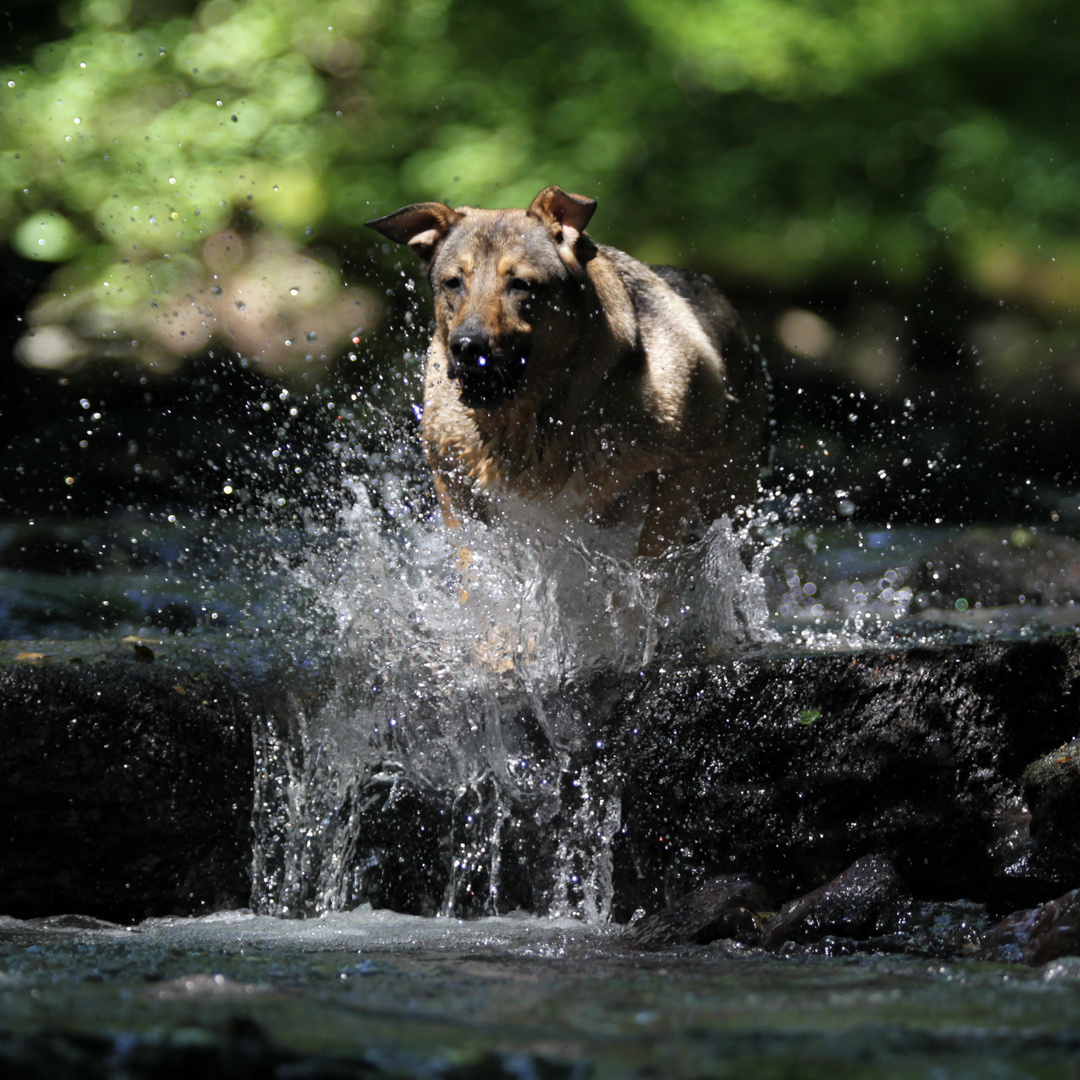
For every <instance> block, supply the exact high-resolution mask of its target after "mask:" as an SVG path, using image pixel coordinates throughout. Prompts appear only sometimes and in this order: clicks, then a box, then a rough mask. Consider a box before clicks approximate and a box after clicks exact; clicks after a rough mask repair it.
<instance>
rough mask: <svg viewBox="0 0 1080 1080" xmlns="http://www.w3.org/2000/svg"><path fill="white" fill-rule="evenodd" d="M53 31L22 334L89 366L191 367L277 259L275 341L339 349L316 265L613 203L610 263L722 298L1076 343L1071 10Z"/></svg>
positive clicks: (93, 8) (607, 212)
mask: <svg viewBox="0 0 1080 1080" xmlns="http://www.w3.org/2000/svg"><path fill="white" fill-rule="evenodd" d="M37 14H38V13H37V12H36V11H35V9H34V8H31V7H30V6H29V5H27V6H25V7H24V8H20V9H17V10H16V12H15V15H14V23H13V27H12V32H11V34H10V35H9V36H8V43H7V44H6V45H5V46H3V47H2V48H3V50H4V53H5V55H6V61H5V64H4V69H3V72H2V75H0V94H2V95H3V97H2V98H0V101H2V108H0V146H2V151H0V233H2V234H3V236H4V237H5V238H6V239H7V240H8V242H9V243H10V245H11V246H12V248H13V249H14V251H15V252H17V253H18V254H19V255H20V256H22V257H24V258H27V259H34V260H40V261H46V262H49V263H55V264H57V268H58V269H57V273H56V274H55V275H54V277H53V278H52V280H51V283H50V285H49V288H48V291H47V293H46V295H45V297H44V299H43V303H45V304H46V305H48V304H51V305H52V306H51V307H47V309H46V310H45V311H44V314H41V313H40V312H39V315H38V320H37V321H38V322H39V323H48V324H50V325H53V326H60V325H69V324H75V323H78V327H79V333H80V334H81V335H82V337H83V338H97V339H101V340H106V339H108V340H113V341H114V342H115V341H118V340H120V339H123V340H124V341H127V339H129V338H131V337H132V335H135V336H136V338H138V336H139V335H144V336H146V337H147V338H155V340H156V344H155V346H154V348H153V349H152V350H151V351H150V352H149V353H145V356H153V357H160V356H161V355H163V352H162V350H164V353H169V354H170V355H174V356H182V355H184V354H186V353H187V352H190V351H191V350H192V349H193V348H195V347H199V345H200V343H202V342H204V341H205V340H206V336H207V334H210V333H211V332H212V329H211V330H207V331H206V333H204V334H202V336H200V333H199V332H197V324H198V323H199V322H200V319H201V320H202V323H203V324H204V325H206V324H208V323H211V324H213V323H214V321H215V320H217V321H218V322H220V320H221V318H223V315H222V313H221V311H220V310H218V309H215V308H214V303H215V301H214V296H215V294H214V291H213V290H214V289H218V290H219V292H220V289H221V287H222V286H221V280H222V278H223V276H224V275H226V271H229V272H232V273H233V278H234V279H233V280H232V282H231V284H230V285H228V286H227V288H232V289H234V291H235V289H236V288H238V286H237V285H236V281H235V278H236V274H237V273H239V269H240V268H242V267H250V266H251V265H253V264H252V260H255V259H263V260H265V259H266V258H268V257H270V256H271V255H272V256H273V257H274V258H277V259H278V261H279V263H280V265H281V266H282V267H285V269H283V270H282V273H281V275H279V278H278V279H276V282H275V285H274V289H277V290H278V292H280V293H281V296H286V297H287V296H292V297H294V298H296V299H295V304H294V308H295V310H292V311H291V313H290V312H286V313H285V315H282V314H281V311H280V308H281V304H282V303H285V304H286V306H287V304H288V301H286V300H281V301H280V302H279V299H280V298H278V297H277V293H275V294H274V295H269V294H268V295H267V297H266V304H267V305H268V306H270V307H274V306H275V305H277V306H276V307H275V311H276V312H277V315H278V316H279V323H280V326H279V327H278V328H279V329H280V330H281V334H282V335H283V337H284V338H285V339H287V340H288V341H289V342H290V343H291V342H292V341H293V340H294V339H297V340H300V341H301V342H303V340H304V339H306V338H309V337H310V334H312V333H314V334H315V336H316V338H318V337H319V335H320V334H321V335H322V340H323V342H329V341H331V340H333V341H338V342H340V341H344V340H346V339H347V336H348V334H349V332H350V329H351V328H354V327H360V326H363V325H365V323H366V322H370V321H371V320H372V319H373V318H374V315H373V300H372V298H371V296H370V295H369V294H362V293H360V292H358V291H356V290H354V291H353V292H352V293H348V292H343V291H342V285H341V283H340V280H339V278H338V274H337V270H336V269H335V267H334V266H333V261H332V259H330V258H329V257H328V256H326V255H321V256H313V255H312V253H311V251H310V247H311V245H313V244H319V243H322V244H324V245H325V247H326V249H337V250H342V249H348V248H356V247H357V246H358V245H360V244H367V243H369V238H368V237H367V236H366V234H365V233H364V232H363V230H362V224H363V222H364V221H365V220H367V219H369V218H371V217H374V216H377V215H378V214H381V213H385V212H388V211H390V210H392V209H394V208H396V207H397V206H399V205H402V204H404V203H407V202H411V201H416V200H422V199H432V198H434V199H440V200H443V201H447V202H450V203H452V204H460V203H468V204H474V205H520V204H521V203H522V202H523V201H527V200H529V199H531V197H532V196H533V195H534V194H535V193H536V191H538V190H539V189H540V188H542V187H544V186H546V185H547V184H550V183H558V184H560V185H561V186H562V187H564V188H566V189H568V190H574V191H580V192H582V193H585V194H589V195H593V196H596V197H598V198H599V199H600V200H601V208H602V211H603V216H602V217H598V219H597V221H596V224H595V226H594V231H595V232H596V233H597V235H599V236H600V237H601V238H602V239H604V240H606V241H610V242H613V243H616V244H619V245H620V246H624V247H626V248H627V249H629V250H631V251H633V252H634V253H635V254H637V255H639V256H640V257H642V258H645V259H649V260H652V261H680V262H683V263H688V264H690V265H695V266H698V267H700V268H704V269H709V270H713V271H716V272H720V273H722V274H723V277H724V280H725V282H727V283H732V282H734V283H736V284H743V285H750V286H757V287H761V286H764V287H769V288H776V289H782V290H789V291H795V292H799V291H802V292H812V291H813V290H815V289H827V288H830V287H835V286H836V285H838V284H839V285H841V287H842V286H843V284H844V283H848V282H851V281H855V280H859V281H862V282H867V281H868V280H870V281H877V282H881V283H886V282H887V283H888V284H889V287H891V288H901V289H903V288H920V287H922V286H923V285H924V283H925V281H926V280H927V278H928V276H929V275H931V274H932V273H934V272H935V270H937V269H938V268H939V267H941V266H943V265H947V266H949V267H950V268H952V269H953V270H954V271H955V272H956V273H957V274H958V275H959V276H960V278H961V279H962V280H963V281H965V282H966V283H967V284H968V285H970V286H971V287H972V288H974V289H977V290H982V291H984V292H986V293H987V294H988V295H992V296H994V297H1001V298H1005V299H1010V300H1018V301H1023V302H1024V303H1026V304H1029V305H1031V306H1033V307H1035V308H1037V309H1040V310H1041V311H1042V312H1043V313H1044V314H1045V315H1049V316H1051V317H1053V318H1055V319H1075V318H1076V308H1077V305H1078V302H1080V128H1078V126H1077V124H1076V123H1075V119H1074V118H1075V113H1076V104H1077V102H1076V98H1077V84H1078V80H1080V75H1078V73H1077V69H1076V64H1075V55H1076V52H1077V48H1078V46H1080V9H1078V8H1077V6H1076V5H1075V4H1074V3H1071V2H1070V0H983V2H981V3H978V4H974V3H972V2H971V0H590V2H589V3H584V4H560V3H557V2H556V0H519V2H518V3H515V4H503V3H498V2H494V0H250V2H244V3H241V2H234V0H207V2H205V3H202V4H199V5H196V6H189V5H185V4H179V5H176V6H173V7H171V8H170V7H168V6H163V5H161V4H157V3H154V4H151V3H149V2H147V0H70V2H68V3H67V4H65V5H63V6H62V7H60V8H58V9H57V11H56V21H55V23H54V24H47V25H51V29H49V30H48V31H46V34H45V35H44V37H43V36H42V34H41V32H40V31H35V30H34V27H35V26H36V25H38V19H37ZM253 237H258V238H259V239H258V241H257V243H256V242H255V241H254V240H253ZM230 238H231V239H230ZM208 245H209V247H208ZM245 245H246V246H245ZM268 253H269V254H268ZM215 259H216V260H217V261H216V262H215ZM305 274H306V275H307V277H304V275H305ZM312 275H314V277H312ZM300 279H303V283H302V284H299V285H298V284H297V281H298V280H300ZM354 284H356V283H354ZM249 288H250V285H249ZM305 290H307V291H306V292H305ZM271 292H273V290H271ZM229 296H230V297H231V298H232V300H235V297H232V294H229ZM178 298H181V299H178ZM183 298H186V299H183ZM188 301H190V304H189V306H190V307H191V309H192V310H191V312H190V313H189V314H188V315H184V314H183V313H181V311H180V309H181V307H182V306H183V304H184V303H187V302H188ZM331 301H332V302H333V303H337V304H339V307H340V305H344V306H343V307H340V310H339V311H338V315H335V316H334V318H333V319H331V320H330V321H329V322H325V323H320V324H319V326H318V328H317V330H305V327H306V326H307V324H308V323H309V322H312V320H313V319H314V312H315V311H316V309H321V308H324V307H326V305H327V304H330V303H331ZM237 302H238V301H237ZM155 304H156V305H157V307H156V308H155V307H153V305H155ZM305 305H306V306H305ZM233 306H234V307H235V303H234V304H233ZM166 309H167V313H166V321H167V322H168V320H169V319H172V321H171V322H169V323H168V326H167V327H166V328H165V329H163V328H162V321H161V320H162V318H163V316H162V312H163V311H165V310H166ZM173 312H176V315H175V318H174V317H173V314H172V313H173ZM181 323H182V324H183V326H185V327H189V329H185V330H183V333H181V331H180V330H179V329H177V327H178V326H180V325H181ZM189 332H190V334H191V337H190V340H188V339H187V335H188V333H189ZM170 335H171V336H170ZM290 335H291V336H290ZM306 347H307V346H305V345H303V344H301V346H300V348H301V351H302V350H303V349H304V348H306ZM327 347H330V346H329V345H328V346H327ZM58 348H59V346H58ZM70 348H76V346H74V345H72V346H70ZM142 349H143V346H137V347H134V352H135V353H139V352H140V350H142ZM62 353H63V349H62V348H61V349H60V353H59V354H57V355H61V354H62Z"/></svg>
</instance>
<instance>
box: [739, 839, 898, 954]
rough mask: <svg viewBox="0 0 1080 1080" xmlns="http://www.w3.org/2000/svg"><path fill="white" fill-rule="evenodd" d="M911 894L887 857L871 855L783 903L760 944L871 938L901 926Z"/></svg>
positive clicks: (772, 947) (766, 946)
mask: <svg viewBox="0 0 1080 1080" xmlns="http://www.w3.org/2000/svg"><path fill="white" fill-rule="evenodd" d="M911 900H912V896H911V890H910V889H908V887H907V885H906V884H905V883H904V881H903V879H902V878H901V877H900V875H899V874H898V873H897V872H896V869H895V867H894V866H893V865H892V863H890V862H889V860H888V859H885V858H882V857H881V856H880V855H868V856H866V857H864V858H862V859H858V860H856V861H855V862H854V863H852V864H851V866H849V867H848V868H847V869H846V870H845V871H844V872H843V873H842V874H840V875H839V876H838V877H836V878H834V879H833V880H832V881H830V882H827V883H826V884H825V885H822V886H821V887H820V888H817V889H815V890H814V891H813V892H811V893H808V894H807V895H806V896H800V897H799V898H798V899H797V900H792V901H790V902H789V903H787V904H785V905H784V907H783V908H782V909H781V910H780V912H779V914H778V915H777V916H776V918H775V919H773V920H772V921H771V922H770V923H769V924H768V926H766V927H765V930H764V932H763V933H762V935H761V944H762V945H763V946H765V948H769V949H775V948H777V947H779V946H780V945H782V944H784V942H787V941H794V942H804V941H816V940H818V939H820V938H823V937H825V936H826V935H829V934H835V935H839V936H843V937H850V938H856V939H859V938H869V937H873V936H875V935H879V934H888V933H892V932H894V931H896V930H898V929H899V928H900V926H901V925H902V923H903V921H904V917H905V916H906V915H907V914H908V911H909V909H910V907H911Z"/></svg>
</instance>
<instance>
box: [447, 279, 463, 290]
mask: <svg viewBox="0 0 1080 1080" xmlns="http://www.w3.org/2000/svg"><path fill="white" fill-rule="evenodd" d="M443 288H444V289H449V290H450V291H451V292H458V291H460V289H461V278H459V277H448V278H446V280H445V281H443Z"/></svg>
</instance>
